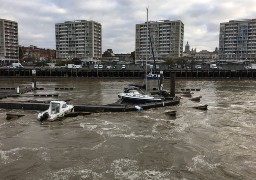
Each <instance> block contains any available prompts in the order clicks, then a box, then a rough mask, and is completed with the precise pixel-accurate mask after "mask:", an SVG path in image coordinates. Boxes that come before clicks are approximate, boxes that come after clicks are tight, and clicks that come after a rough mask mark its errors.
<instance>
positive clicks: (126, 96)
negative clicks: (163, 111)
mask: <svg viewBox="0 0 256 180" xmlns="http://www.w3.org/2000/svg"><path fill="white" fill-rule="evenodd" d="M118 97H119V98H120V99H122V100H123V101H124V102H131V103H149V102H161V101H163V99H162V98H160V97H159V98H158V97H154V96H151V95H148V94H144V93H142V92H139V89H134V88H131V89H130V88H126V89H125V91H124V92H122V93H119V94H118Z"/></svg>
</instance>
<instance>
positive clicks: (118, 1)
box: [0, 0, 256, 53]
mask: <svg viewBox="0 0 256 180" xmlns="http://www.w3.org/2000/svg"><path fill="white" fill-rule="evenodd" d="M146 8H148V9H149V20H151V21H157V20H171V21H172V20H181V21H182V22H183V23H184V29H185V30H184V46H185V44H186V42H187V41H188V42H189V44H190V47H191V48H196V49H197V51H200V50H209V51H213V50H214V49H215V47H218V46H219V43H218V38H219V25H220V23H221V22H228V21H229V20H240V19H255V18H256V2H255V0H0V18H1V19H8V20H14V21H16V22H18V25H19V44H20V45H22V46H29V45H34V46H37V47H40V48H51V49H55V48H56V47H55V24H56V23H62V22H64V21H73V20H93V21H96V22H99V23H101V25H102V51H103V52H104V51H105V50H106V49H113V51H114V53H130V52H132V51H134V50H135V24H140V23H144V22H145V21H146V17H147V16H146Z"/></svg>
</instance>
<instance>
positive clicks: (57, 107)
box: [51, 103, 60, 114]
mask: <svg viewBox="0 0 256 180" xmlns="http://www.w3.org/2000/svg"><path fill="white" fill-rule="evenodd" d="M59 112H60V103H52V109H51V113H52V114H57V113H59Z"/></svg>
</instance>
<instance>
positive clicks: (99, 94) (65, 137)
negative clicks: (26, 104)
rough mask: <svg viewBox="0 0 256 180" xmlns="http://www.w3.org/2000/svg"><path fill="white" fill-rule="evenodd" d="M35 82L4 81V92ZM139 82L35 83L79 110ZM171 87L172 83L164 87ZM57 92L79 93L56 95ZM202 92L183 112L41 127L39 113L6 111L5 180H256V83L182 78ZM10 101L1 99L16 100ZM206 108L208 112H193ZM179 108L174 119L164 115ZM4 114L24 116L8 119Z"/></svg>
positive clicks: (0, 167) (0, 168)
mask: <svg viewBox="0 0 256 180" xmlns="http://www.w3.org/2000/svg"><path fill="white" fill-rule="evenodd" d="M30 80H31V79H14V78H12V79H8V80H6V79H0V83H1V87H16V86H18V85H23V86H29V85H30V84H31V82H30ZM139 82H141V81H140V80H138V79H137V80H134V79H87V78H84V79H83V78H77V79H75V78H74V79H69V78H67V79H64V78H63V79H37V86H38V87H44V88H45V89H44V90H41V91H38V92H29V93H27V94H23V95H22V96H21V97H20V98H18V100H19V101H26V100H28V99H32V100H47V98H43V97H42V98H40V97H36V98H35V97H32V96H31V95H33V93H58V94H60V97H59V99H64V100H65V99H72V100H71V103H73V104H108V103H113V102H115V101H116V100H117V99H118V98H117V93H118V92H121V91H122V90H123V88H124V87H125V86H126V85H127V84H130V83H139ZM168 86H169V82H168V80H166V87H167V88H168ZM55 87H74V90H69V91H67V90H66V91H56V90H55ZM181 88H200V89H201V90H200V91H196V92H194V94H193V96H199V95H201V96H202V98H201V102H200V103H198V102H193V101H191V100H190V99H189V98H188V97H182V99H181V102H180V104H179V105H178V106H169V107H161V108H157V109H150V110H146V111H135V112H124V113H93V114H91V115H87V116H77V117H69V118H65V119H64V120H62V121H56V122H44V123H40V122H38V121H37V120H36V117H37V114H38V111H24V110H14V109H13V110H5V109H0V179H42V180H44V179H88V180H89V179H93V180H114V179H121V180H126V179H127V180H144V179H150V180H162V179H163V180H169V179H170V180H172V179H173V180H186V179H188V180H190V179H207V180H208V179H213V180H215V179H224V180H225V179H255V178H256V118H255V117H256V93H255V92H256V90H255V88H256V81H250V80H240V81H239V80H229V79H227V80H221V81H197V80H194V81H192V80H177V81H176V90H180V89H181ZM15 100H17V98H7V99H2V100H1V101H15ZM198 104H207V105H208V110H207V111H202V110H198V109H195V108H193V107H194V106H197V105H198ZM166 110H176V111H177V115H176V117H170V116H168V115H166V114H165V113H164V112H165V111H166ZM6 113H20V114H23V115H25V116H23V117H21V118H19V119H15V120H6Z"/></svg>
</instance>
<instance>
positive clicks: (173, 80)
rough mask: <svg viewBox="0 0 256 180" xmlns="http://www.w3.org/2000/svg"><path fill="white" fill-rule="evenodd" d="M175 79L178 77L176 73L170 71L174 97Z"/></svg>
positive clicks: (171, 91)
mask: <svg viewBox="0 0 256 180" xmlns="http://www.w3.org/2000/svg"><path fill="white" fill-rule="evenodd" d="M175 79H176V73H175V72H170V85H171V87H170V94H171V96H172V97H175Z"/></svg>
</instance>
